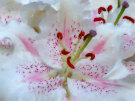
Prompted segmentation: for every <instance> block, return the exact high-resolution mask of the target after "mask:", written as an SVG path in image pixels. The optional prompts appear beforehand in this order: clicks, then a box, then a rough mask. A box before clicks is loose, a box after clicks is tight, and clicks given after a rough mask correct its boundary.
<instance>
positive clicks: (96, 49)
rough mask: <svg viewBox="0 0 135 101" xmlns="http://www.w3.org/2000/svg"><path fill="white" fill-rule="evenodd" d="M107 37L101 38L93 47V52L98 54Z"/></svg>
mask: <svg viewBox="0 0 135 101" xmlns="http://www.w3.org/2000/svg"><path fill="white" fill-rule="evenodd" d="M107 41H108V38H106V39H104V40H102V41H101V42H100V43H99V44H97V45H96V46H95V47H94V48H93V52H94V53H95V54H100V53H101V52H103V48H104V46H105V44H106V43H107Z"/></svg>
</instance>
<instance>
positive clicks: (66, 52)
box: [61, 49, 70, 55]
mask: <svg viewBox="0 0 135 101" xmlns="http://www.w3.org/2000/svg"><path fill="white" fill-rule="evenodd" d="M61 53H62V54H63V55H67V54H69V53H70V52H69V51H66V50H65V49H63V50H62V51H61Z"/></svg>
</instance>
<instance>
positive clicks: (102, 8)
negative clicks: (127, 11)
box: [98, 7, 106, 14]
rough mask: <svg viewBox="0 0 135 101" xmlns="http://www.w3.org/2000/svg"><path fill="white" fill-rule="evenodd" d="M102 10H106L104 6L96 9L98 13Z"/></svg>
mask: <svg viewBox="0 0 135 101" xmlns="http://www.w3.org/2000/svg"><path fill="white" fill-rule="evenodd" d="M102 11H106V9H105V8H104V7H100V8H99V9H98V14H100V13H101V12H102Z"/></svg>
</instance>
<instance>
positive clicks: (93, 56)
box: [85, 53, 95, 60]
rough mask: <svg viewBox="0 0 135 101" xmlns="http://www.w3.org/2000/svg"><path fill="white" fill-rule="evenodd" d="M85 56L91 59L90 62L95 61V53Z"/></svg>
mask: <svg viewBox="0 0 135 101" xmlns="http://www.w3.org/2000/svg"><path fill="white" fill-rule="evenodd" d="M85 56H86V57H91V58H90V60H94V59H95V54H93V53H87V54H86V55H85Z"/></svg>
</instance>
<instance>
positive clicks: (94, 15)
mask: <svg viewBox="0 0 135 101" xmlns="http://www.w3.org/2000/svg"><path fill="white" fill-rule="evenodd" d="M96 17H98V12H97V10H94V11H93V14H92V19H91V21H92V22H93V24H94V25H95V26H97V25H98V24H99V23H98V22H94V21H93V20H94V18H96Z"/></svg>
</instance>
